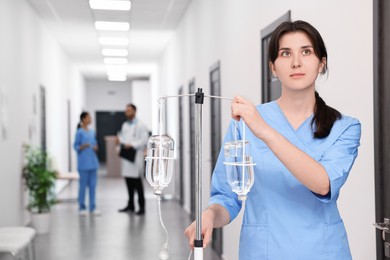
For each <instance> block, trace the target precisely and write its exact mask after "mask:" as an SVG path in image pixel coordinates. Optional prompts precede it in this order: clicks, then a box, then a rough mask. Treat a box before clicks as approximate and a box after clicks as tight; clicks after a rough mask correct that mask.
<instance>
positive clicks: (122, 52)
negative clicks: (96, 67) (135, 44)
mask: <svg viewBox="0 0 390 260" xmlns="http://www.w3.org/2000/svg"><path fill="white" fill-rule="evenodd" d="M128 54H129V51H128V50H126V49H103V50H102V55H103V56H115V57H126V56H127V55H128Z"/></svg>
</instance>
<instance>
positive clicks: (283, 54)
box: [280, 51, 291, 57]
mask: <svg viewBox="0 0 390 260" xmlns="http://www.w3.org/2000/svg"><path fill="white" fill-rule="evenodd" d="M280 56H282V57H289V56H291V52H290V51H282V52H281V53H280Z"/></svg>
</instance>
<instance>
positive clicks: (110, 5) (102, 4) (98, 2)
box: [89, 0, 131, 11]
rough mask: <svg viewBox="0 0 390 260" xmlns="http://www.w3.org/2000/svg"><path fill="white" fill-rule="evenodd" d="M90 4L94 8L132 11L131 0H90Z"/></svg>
mask: <svg viewBox="0 0 390 260" xmlns="http://www.w3.org/2000/svg"><path fill="white" fill-rule="evenodd" d="M89 6H90V7H91V9H94V10H114V11H130V9H131V2H130V1H114V0H111V1H106V0H90V1H89Z"/></svg>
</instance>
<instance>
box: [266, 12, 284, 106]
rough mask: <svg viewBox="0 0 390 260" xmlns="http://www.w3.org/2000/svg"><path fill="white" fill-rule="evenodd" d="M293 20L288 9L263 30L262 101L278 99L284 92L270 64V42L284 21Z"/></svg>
mask: <svg viewBox="0 0 390 260" xmlns="http://www.w3.org/2000/svg"><path fill="white" fill-rule="evenodd" d="M290 20H291V12H290V11H288V12H287V13H286V14H284V15H283V16H282V17H280V18H279V19H277V20H276V21H274V22H273V23H272V24H270V25H268V26H267V27H266V28H264V29H263V30H261V67H262V70H261V83H262V85H261V86H262V87H261V101H262V103H266V102H270V101H273V100H276V99H278V98H279V97H280V95H281V94H282V84H281V83H280V81H279V79H278V78H276V77H274V76H273V74H272V72H271V70H270V68H269V65H268V43H269V40H270V39H271V34H272V32H273V31H274V30H275V29H276V27H278V25H279V24H281V23H282V22H284V21H290Z"/></svg>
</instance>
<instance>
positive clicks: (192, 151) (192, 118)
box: [188, 79, 195, 218]
mask: <svg viewBox="0 0 390 260" xmlns="http://www.w3.org/2000/svg"><path fill="white" fill-rule="evenodd" d="M188 93H189V94H194V93H195V79H193V80H191V81H190V83H189V84H188ZM189 113H190V125H189V126H190V136H189V138H190V142H189V143H190V182H191V183H190V184H191V196H190V200H191V203H190V204H191V216H192V218H194V217H195V159H194V158H195V97H190V102H189Z"/></svg>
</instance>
